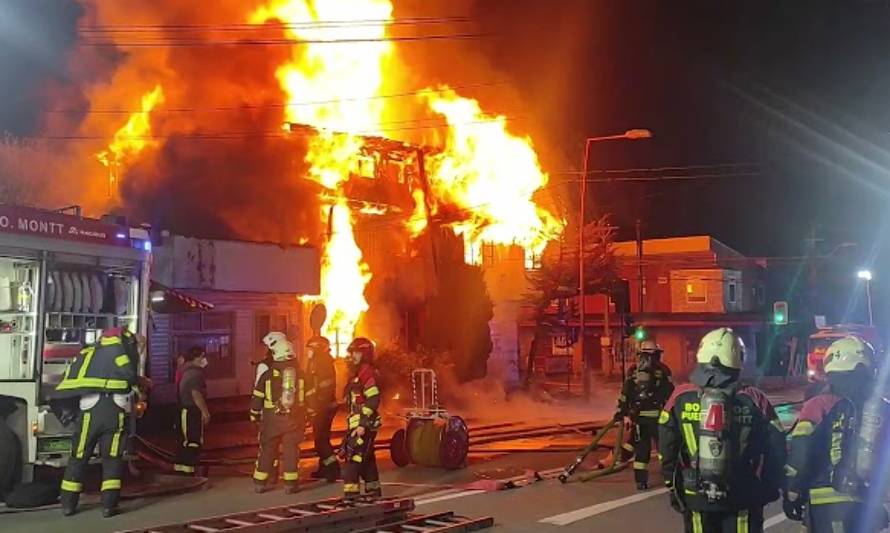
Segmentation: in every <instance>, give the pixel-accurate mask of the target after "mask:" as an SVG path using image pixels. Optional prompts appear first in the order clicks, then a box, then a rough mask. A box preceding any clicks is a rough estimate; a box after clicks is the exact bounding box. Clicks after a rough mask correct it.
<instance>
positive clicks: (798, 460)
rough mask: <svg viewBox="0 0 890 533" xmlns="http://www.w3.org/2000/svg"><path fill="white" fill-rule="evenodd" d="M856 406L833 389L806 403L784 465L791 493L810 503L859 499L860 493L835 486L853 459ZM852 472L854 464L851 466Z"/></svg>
mask: <svg viewBox="0 0 890 533" xmlns="http://www.w3.org/2000/svg"><path fill="white" fill-rule="evenodd" d="M856 410H857V409H856V406H855V405H854V404H853V402H852V401H850V400H849V399H847V398H843V397H841V396H838V395H836V394H832V393H831V392H823V393H822V394H818V395H816V396H814V397H812V398H810V399H809V400H807V401H806V402H805V403H804V404H803V408H802V409H801V411H800V418H799V420H798V422H797V425H796V426H795V427H794V431H792V433H791V444H790V451H789V454H788V464H787V466H786V467H785V475H786V482H787V487H788V491H789V492H794V493H797V494H800V495H802V496H803V497H805V498H806V497H807V495H809V502H810V504H811V505H824V504H831V503H843V502H858V501H860V500H859V498H858V497H857V495H850V494H845V493H842V492H839V491H837V490H835V489H834V485H835V482H836V478H837V477H838V476H839V474H840V471H841V469H842V468H844V465H846V464H847V463H848V462H849V461H848V460H849V459H850V457H849V451H850V450H851V449H853V448H854V447H855V444H854V443H853V442H852V439H853V437H854V431H853V428H852V424H853V423H855V421H856V420H857V418H858V417H857V416H856ZM850 470H851V472H850V474H853V472H852V465H850Z"/></svg>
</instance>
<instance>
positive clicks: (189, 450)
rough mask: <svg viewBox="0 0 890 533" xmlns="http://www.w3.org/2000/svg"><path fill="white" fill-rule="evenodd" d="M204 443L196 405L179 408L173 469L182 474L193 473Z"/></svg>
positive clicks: (201, 424) (202, 428)
mask: <svg viewBox="0 0 890 533" xmlns="http://www.w3.org/2000/svg"><path fill="white" fill-rule="evenodd" d="M203 444H204V421H203V419H202V418H201V410H200V409H198V408H197V407H195V406H193V405H190V406H183V407H181V408H180V410H179V451H178V452H177V454H176V462H175V463H174V464H173V470H175V471H176V472H180V473H183V474H194V473H195V469H196V468H197V466H198V461H199V460H200V458H201V446H202V445H203Z"/></svg>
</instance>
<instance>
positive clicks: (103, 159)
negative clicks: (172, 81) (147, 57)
mask: <svg viewBox="0 0 890 533" xmlns="http://www.w3.org/2000/svg"><path fill="white" fill-rule="evenodd" d="M163 102H164V91H163V89H161V86H160V85H155V88H154V89H152V90H151V91H150V92H147V93H145V94H144V95H142V106H141V108H140V109H141V110H142V111H141V112H137V113H133V114H132V115H130V118H129V119H128V120H127V123H126V124H124V125H123V126H122V127H121V128H120V129H119V130H117V132H116V133H115V134H114V139H113V140H112V141H111V144H109V145H108V149H106V150H102V151H101V152H99V153H97V154H96V159H98V160H99V162H100V163H102V164H103V165H105V166H106V167H108V172H109V174H108V181H109V183H108V185H109V194H114V188H115V182H116V181H117V179H118V174H119V172H120V167H121V165H123V164H124V163H125V162H126V161H127V160H128V159H131V158H133V157H134V156H136V155H137V154H139V152H141V151H142V150H143V149H144V148H145V147H146V146H148V145H153V144H155V141H153V140H152V139H149V138H147V136H148V135H150V134H151V121H150V120H149V119H150V114H151V111H152V110H153V109H154V108H155V107H156V106H157V105H158V104H161V103H163Z"/></svg>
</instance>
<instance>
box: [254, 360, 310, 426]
mask: <svg viewBox="0 0 890 533" xmlns="http://www.w3.org/2000/svg"><path fill="white" fill-rule="evenodd" d="M286 368H293V369H294V371H295V373H296V381H295V383H294V386H295V388H296V391H295V396H294V404H293V406H291V408H290V409H285V408H283V406H282V404H281V397H282V393H283V392H284V371H285V369H286ZM258 370H259V375H258V376H257V380H256V384H255V385H254V388H253V396H252V397H251V401H250V417H251V419H253V420H255V419H257V418H258V417H259V416H260V415H261V414H262V415H263V416H266V415H267V414H269V415H285V416H289V415H296V414H298V412H299V411H301V410H302V409H303V408H304V406H305V390H304V388H305V384H304V382H303V377H302V376H301V375H300V371H299V368H298V367H297V363H296V361H268V362H264V363H263V364H261V366H260V368H259V369H258ZM294 418H296V416H294Z"/></svg>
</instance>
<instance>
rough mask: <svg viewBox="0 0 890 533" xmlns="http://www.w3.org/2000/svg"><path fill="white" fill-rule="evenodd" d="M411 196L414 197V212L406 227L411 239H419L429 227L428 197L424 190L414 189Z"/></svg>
mask: <svg viewBox="0 0 890 533" xmlns="http://www.w3.org/2000/svg"><path fill="white" fill-rule="evenodd" d="M411 196H413V197H414V212H413V213H411V218H409V219H408V222H406V223H405V225H406V227H407V228H408V234H409V235H411V238H417V237H418V236H419V235H420V234H421V233H423V230H425V229H426V227H427V225H428V221H427V218H428V217H427V209H426V196H425V195H424V194H423V190H422V189H414V190H413V191H411Z"/></svg>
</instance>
